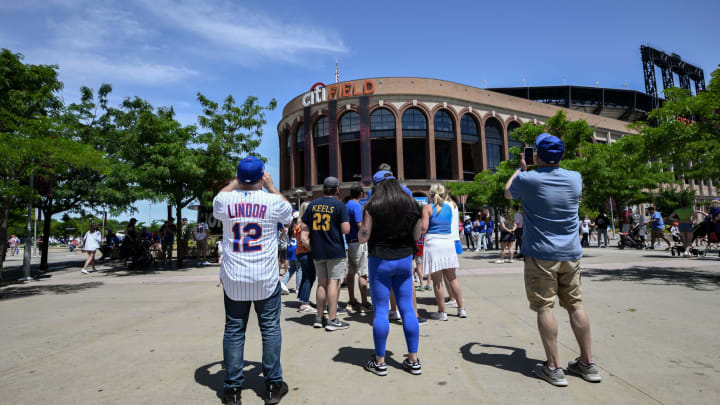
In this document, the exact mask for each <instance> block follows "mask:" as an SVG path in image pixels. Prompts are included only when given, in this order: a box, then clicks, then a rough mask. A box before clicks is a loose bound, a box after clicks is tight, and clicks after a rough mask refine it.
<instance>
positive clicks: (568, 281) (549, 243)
mask: <svg viewBox="0 0 720 405" xmlns="http://www.w3.org/2000/svg"><path fill="white" fill-rule="evenodd" d="M535 147H536V149H537V169H535V170H532V171H529V172H528V171H526V169H527V163H526V162H525V159H524V158H523V159H522V160H520V167H519V168H518V169H517V170H516V171H515V173H514V174H513V175H512V177H510V180H508V182H507V184H506V185H505V197H506V198H507V199H515V200H517V199H520V200H522V209H523V214H524V232H523V246H522V250H521V253H522V254H523V255H524V256H525V266H524V272H525V291H526V294H527V298H528V300H529V301H530V309H532V310H533V311H535V312H537V323H538V329H539V330H540V338H541V340H542V343H543V347H544V348H545V354H546V355H547V361H546V362H545V363H540V364H537V365H536V366H535V370H534V372H535V374H536V375H537V376H538V377H540V378H542V379H544V380H545V381H547V382H549V383H550V384H552V385H555V386H560V387H564V386H567V384H568V383H567V379H566V378H565V373H564V372H563V369H562V368H561V367H560V359H559V356H558V349H557V333H558V325H557V320H556V319H555V316H554V315H553V312H552V309H553V307H554V306H555V300H556V298H559V300H560V305H562V306H563V307H564V308H565V309H567V311H568V314H569V315H570V325H571V327H572V329H573V332H574V334H575V337H576V339H577V342H578V345H579V346H580V357H578V358H577V359H575V360H574V361H571V362H570V363H568V371H571V372H573V373H574V374H578V375H580V376H581V377H582V378H584V379H585V380H587V381H591V382H600V381H601V380H602V378H601V376H600V373H599V370H598V367H597V366H596V365H595V363H593V360H592V352H591V338H590V321H589V320H588V317H587V315H586V314H585V310H584V309H583V304H582V288H581V285H580V258H581V257H582V248H581V247H580V242H579V241H578V237H577V235H578V221H577V215H578V214H577V213H578V205H579V202H580V197H581V195H582V178H581V176H580V173H578V172H574V171H570V170H565V169H562V168H560V160H562V158H563V155H564V153H565V145H564V144H563V142H562V141H561V140H560V139H559V138H557V137H555V136H552V135H550V134H546V133H544V134H540V135H539V136H538V137H537V138H536V139H535Z"/></svg>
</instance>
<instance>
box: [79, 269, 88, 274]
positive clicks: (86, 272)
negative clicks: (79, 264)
mask: <svg viewBox="0 0 720 405" xmlns="http://www.w3.org/2000/svg"><path fill="white" fill-rule="evenodd" d="M80 273H82V274H90V272H89V271H87V270H85V269H82V270H80Z"/></svg>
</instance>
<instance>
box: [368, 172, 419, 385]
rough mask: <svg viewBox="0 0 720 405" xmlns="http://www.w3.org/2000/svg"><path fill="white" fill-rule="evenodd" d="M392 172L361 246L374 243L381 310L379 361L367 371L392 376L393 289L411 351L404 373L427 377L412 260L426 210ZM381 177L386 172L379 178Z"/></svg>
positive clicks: (376, 323)
mask: <svg viewBox="0 0 720 405" xmlns="http://www.w3.org/2000/svg"><path fill="white" fill-rule="evenodd" d="M386 173H387V174H386V176H385V177H383V179H382V180H381V181H379V182H377V183H376V184H375V186H374V187H373V192H372V197H371V198H370V200H369V201H368V202H367V204H366V205H365V211H364V215H363V222H362V226H361V228H360V232H359V233H358V239H359V242H360V243H365V242H367V244H368V249H369V257H368V273H369V279H370V294H371V295H372V302H373V305H374V306H375V318H374V319H373V340H374V341H375V356H374V357H373V359H372V360H370V361H369V362H368V363H367V364H366V365H365V369H366V370H367V371H370V372H371V373H374V374H376V375H379V376H384V375H387V365H386V364H385V344H386V343H387V336H388V333H389V331H390V325H389V322H388V312H389V299H390V290H391V289H392V291H393V292H394V293H395V297H396V298H397V304H398V307H399V308H400V313H401V316H402V320H403V331H404V332H405V341H406V343H407V349H408V356H407V358H406V359H405V360H404V361H403V369H405V370H406V371H408V372H410V373H412V374H414V375H419V374H421V373H422V369H421V366H420V360H419V359H418V357H417V352H418V341H419V337H420V326H419V324H418V319H417V315H416V314H415V309H414V308H413V276H412V259H413V254H414V253H415V251H416V250H417V245H416V241H417V239H418V238H419V237H420V229H421V225H422V221H421V214H420V207H419V206H418V204H417V202H415V200H414V199H413V198H412V197H410V196H409V195H408V194H406V193H405V191H404V190H403V189H402V188H401V187H400V183H398V182H397V180H395V178H394V177H392V175H391V174H389V172H386ZM378 174H381V173H377V174H376V175H375V176H377V175H378ZM375 176H373V177H375Z"/></svg>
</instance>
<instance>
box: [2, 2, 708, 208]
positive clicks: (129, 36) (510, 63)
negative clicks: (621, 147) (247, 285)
mask: <svg viewBox="0 0 720 405" xmlns="http://www.w3.org/2000/svg"><path fill="white" fill-rule="evenodd" d="M546 3H548V2H538V1H502V2H478V1H470V2H463V1H449V2H437V1H434V2H431V1H364V2H338V1H333V2H330V1H312V2H308V1H284V2H275V1H264V2H236V1H235V2H233V1H216V0H205V1H168V0H127V1H123V2H119V1H115V2H112V1H86V0H44V1H43V0H24V1H15V0H0V47H5V48H9V49H11V50H12V51H14V52H20V53H22V54H24V55H25V56H26V59H25V61H26V62H27V63H43V64H58V65H59V66H60V78H61V80H62V81H63V82H64V83H65V90H64V94H63V95H64V97H65V99H66V101H69V102H71V101H75V100H76V99H77V97H78V94H79V92H78V89H79V87H80V86H83V85H86V86H89V87H91V88H97V87H98V86H99V85H100V84H101V83H111V84H112V85H113V89H114V90H113V93H112V98H111V102H112V103H113V104H117V103H119V102H120V101H121V100H122V99H123V98H125V97H133V96H139V97H142V98H145V99H147V100H149V101H150V102H151V103H152V104H153V105H155V106H170V105H172V106H174V107H175V110H176V111H177V113H178V118H179V119H180V120H181V121H182V122H183V123H185V124H192V123H194V122H195V117H196V115H197V113H198V112H199V111H200V108H199V106H198V104H197V102H196V93H197V92H198V91H201V92H202V93H204V94H205V95H206V96H208V97H210V98H211V99H214V100H217V101H220V100H222V99H223V98H224V97H225V96H226V95H227V94H232V95H233V96H235V98H236V99H238V100H243V99H244V98H245V97H246V96H248V95H253V96H257V97H259V98H260V101H261V102H262V103H267V102H268V101H269V100H270V99H271V98H275V99H277V101H278V108H277V109H276V110H275V111H273V112H271V113H269V114H268V115H267V121H268V124H267V126H266V128H265V134H264V137H263V142H262V145H261V147H260V149H259V152H260V153H261V154H263V155H264V156H266V157H267V158H268V159H269V161H268V168H269V170H270V171H271V173H272V174H273V175H274V176H275V177H276V178H277V175H278V168H279V162H278V156H279V154H278V145H277V143H278V142H277V133H276V125H277V122H278V121H279V120H280V118H281V112H282V107H283V106H284V105H285V104H286V103H287V102H288V101H289V100H290V99H292V98H293V97H295V96H297V95H298V94H300V93H303V92H305V91H306V90H308V89H309V87H310V86H311V85H312V84H313V83H315V82H318V81H322V82H332V81H333V80H334V74H335V59H336V58H337V59H338V60H339V62H340V79H341V80H346V79H358V78H363V77H378V76H420V77H432V78H438V79H445V80H451V81H455V82H460V83H463V84H468V85H474V86H477V87H483V84H484V81H486V84H487V87H502V86H520V85H522V80H523V78H525V80H526V83H527V85H531V86H534V85H551V84H562V80H563V76H565V78H566V81H567V83H568V84H574V85H588V86H590V85H594V83H595V82H596V81H598V82H599V84H600V86H602V87H619V88H622V87H623V86H624V85H625V84H626V83H627V86H628V88H630V89H636V90H641V91H644V81H643V73H642V65H641V63H640V53H639V47H640V44H642V43H647V44H650V45H652V46H655V47H657V48H660V49H663V50H665V51H666V52H675V53H678V54H680V55H681V56H682V57H683V59H684V60H686V61H688V62H691V63H693V64H696V65H698V66H700V67H701V68H703V69H704V70H705V75H706V81H708V80H709V78H710V73H711V72H712V71H713V70H714V69H716V68H717V66H718V63H720V41H718V40H717V39H718V38H720V24H718V23H717V21H718V18H720V2H718V1H717V0H715V1H711V0H707V1H685V2H683V3H682V4H678V3H677V2H671V1H627V0H626V1H602V2H592V1H587V2H580V1H556V2H553V5H551V6H548V5H547V4H546ZM658 80H659V78H658ZM136 208H137V209H138V211H139V212H138V213H137V216H138V217H139V218H141V220H146V219H147V218H153V219H155V218H161V217H163V216H164V215H165V212H166V211H165V208H164V206H162V205H154V206H152V208H149V204H148V203H139V204H138V206H137V207H136ZM187 215H188V216H191V217H192V212H188V213H187ZM121 217H122V218H125V217H127V215H122V216H121Z"/></svg>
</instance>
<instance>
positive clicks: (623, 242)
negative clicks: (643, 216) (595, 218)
mask: <svg viewBox="0 0 720 405" xmlns="http://www.w3.org/2000/svg"><path fill="white" fill-rule="evenodd" d="M626 247H629V248H635V249H642V248H644V247H645V239H644V238H643V237H642V236H640V224H637V225H635V226H634V227H633V228H632V229H630V231H629V232H620V241H619V242H618V249H621V250H622V249H625V248H626Z"/></svg>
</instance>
